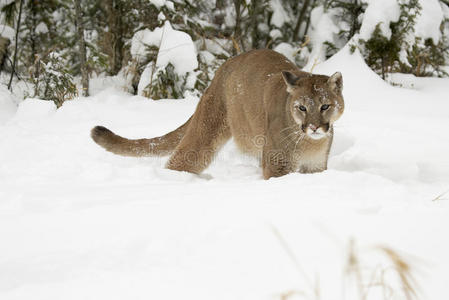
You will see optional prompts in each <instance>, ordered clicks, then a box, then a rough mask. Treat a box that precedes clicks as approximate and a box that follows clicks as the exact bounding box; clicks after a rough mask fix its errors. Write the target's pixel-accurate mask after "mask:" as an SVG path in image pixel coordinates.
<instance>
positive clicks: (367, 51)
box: [360, 24, 401, 79]
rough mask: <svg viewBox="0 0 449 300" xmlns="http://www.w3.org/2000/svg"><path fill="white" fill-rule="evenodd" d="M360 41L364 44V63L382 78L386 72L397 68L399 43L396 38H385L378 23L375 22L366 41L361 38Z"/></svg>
mask: <svg viewBox="0 0 449 300" xmlns="http://www.w3.org/2000/svg"><path fill="white" fill-rule="evenodd" d="M360 42H361V44H362V45H363V46H364V51H362V53H363V54H364V57H365V61H366V63H367V64H368V66H370V68H371V69H373V70H374V71H376V72H378V73H380V74H381V75H382V78H383V79H385V76H386V73H389V72H392V71H396V70H397V65H398V62H399V52H400V50H401V45H400V43H399V41H398V40H396V39H393V38H390V39H388V38H386V37H385V36H384V35H383V34H382V31H381V30H380V24H377V26H376V29H375V30H374V32H373V33H372V35H371V38H370V39H369V40H368V41H364V40H361V41H360ZM395 66H396V70H395V69H394V67H395Z"/></svg>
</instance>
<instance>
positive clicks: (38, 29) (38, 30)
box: [36, 22, 48, 33]
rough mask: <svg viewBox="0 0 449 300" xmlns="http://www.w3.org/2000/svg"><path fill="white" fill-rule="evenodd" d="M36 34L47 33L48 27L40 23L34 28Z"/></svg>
mask: <svg viewBox="0 0 449 300" xmlns="http://www.w3.org/2000/svg"><path fill="white" fill-rule="evenodd" d="M36 33H48V27H47V25H46V24H45V23H44V22H40V23H39V24H37V26H36Z"/></svg>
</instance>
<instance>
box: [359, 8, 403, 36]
mask: <svg viewBox="0 0 449 300" xmlns="http://www.w3.org/2000/svg"><path fill="white" fill-rule="evenodd" d="M400 14H401V11H400V8H399V3H398V1H397V0H376V1H368V7H367V8H366V10H365V14H364V15H363V21H362V27H361V28H360V38H362V39H365V40H368V39H370V37H371V35H372V34H373V32H374V30H375V29H376V26H377V25H379V29H380V31H381V33H382V34H383V35H384V36H385V37H386V38H388V39H389V38H391V28H390V23H391V22H397V21H398V20H399V16H400Z"/></svg>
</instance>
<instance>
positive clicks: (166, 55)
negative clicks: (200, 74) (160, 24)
mask: <svg viewBox="0 0 449 300" xmlns="http://www.w3.org/2000/svg"><path fill="white" fill-rule="evenodd" d="M169 63H171V64H172V65H173V66H174V67H175V71H176V73H178V75H185V74H186V73H187V72H191V71H193V70H194V69H196V68H197V67H198V61H197V58H196V49H195V45H194V44H193V41H192V38H191V37H190V35H188V34H187V33H185V32H182V31H178V30H174V29H173V28H172V27H171V25H170V22H168V21H167V22H165V25H164V32H163V35H162V41H161V46H160V47H159V53H158V56H157V62H156V66H158V67H165V66H166V65H168V64H169Z"/></svg>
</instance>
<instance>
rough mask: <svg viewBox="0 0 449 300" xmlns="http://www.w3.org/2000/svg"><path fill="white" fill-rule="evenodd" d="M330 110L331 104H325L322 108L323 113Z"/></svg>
mask: <svg viewBox="0 0 449 300" xmlns="http://www.w3.org/2000/svg"><path fill="white" fill-rule="evenodd" d="M328 108H329V104H324V105H322V106H321V111H325V110H326V109H328Z"/></svg>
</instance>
